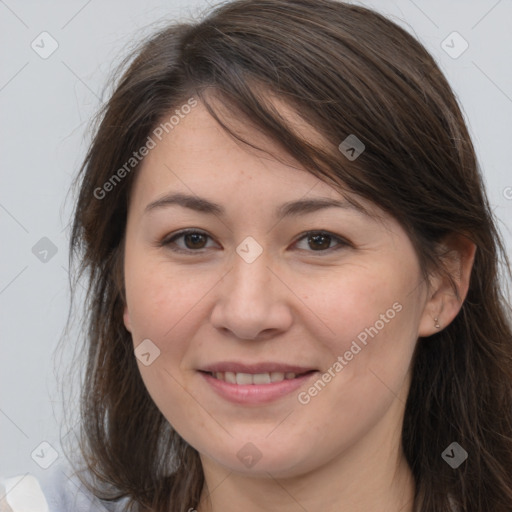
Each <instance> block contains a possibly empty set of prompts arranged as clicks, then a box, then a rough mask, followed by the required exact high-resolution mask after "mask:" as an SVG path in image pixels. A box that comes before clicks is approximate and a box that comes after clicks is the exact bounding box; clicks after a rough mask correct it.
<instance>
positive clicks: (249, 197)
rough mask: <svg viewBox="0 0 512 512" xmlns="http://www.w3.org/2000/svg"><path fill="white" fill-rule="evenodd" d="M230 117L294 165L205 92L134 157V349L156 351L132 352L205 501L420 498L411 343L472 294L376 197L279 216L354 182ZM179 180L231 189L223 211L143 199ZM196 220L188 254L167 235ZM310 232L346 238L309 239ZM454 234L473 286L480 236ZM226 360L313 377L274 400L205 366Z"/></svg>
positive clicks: (357, 505) (459, 267) (128, 280)
mask: <svg viewBox="0 0 512 512" xmlns="http://www.w3.org/2000/svg"><path fill="white" fill-rule="evenodd" d="M280 108H281V111H282V112H283V113H284V114H285V115H286V116H288V118H289V119H290V120H292V121H293V122H295V123H296V127H297V129H298V130H302V128H304V124H303V123H302V124H301V122H299V119H298V117H297V116H294V114H293V112H291V111H290V110H289V109H287V108H286V106H284V105H282V104H280ZM231 125H232V126H236V129H237V130H238V131H239V132H240V133H241V135H243V136H245V137H248V139H249V140H251V141H253V142H254V143H255V144H256V145H258V146H259V147H263V148H265V149H268V150H269V151H271V152H272V153H273V154H274V155H278V156H279V157H280V158H282V159H284V161H285V162H286V163H283V162H279V161H277V160H275V159H274V158H272V157H270V156H269V155H268V154H264V153H262V152H258V151H256V150H253V149H250V148H248V147H246V146H244V145H242V144H240V143H236V142H235V141H234V140H233V139H232V138H231V137H229V135H228V134H227V133H226V132H225V131H223V130H222V128H221V127H220V126H219V125H218V124H217V123H216V122H215V120H214V119H213V118H211V117H210V115H209V114H208V112H207V111H206V109H205V108H204V107H203V105H202V104H201V103H198V106H197V107H195V108H194V109H193V110H192V112H191V113H190V114H188V115H187V116H186V117H185V118H184V119H182V120H181V121H180V123H179V125H178V126H176V127H175V128H174V130H172V131H171V132H169V133H168V134H167V135H166V136H164V138H163V139H162V141H161V142H159V143H158V144H157V146H156V147H155V148H154V149H152V150H151V151H150V153H149V154H148V156H147V157H146V158H145V160H144V162H143V164H142V167H141V168H140V169H139V170H138V171H137V173H138V174H137V176H136V179H135V182H134V185H133V189H132V196H131V200H130V204H129V212H128V220H127V228H126V241H125V267H124V271H125V285H126V308H125V313H124V321H125V326H126V328H127V329H128V330H129V331H130V332H131V334H132V337H133V343H134V347H137V346H138V345H139V344H140V343H141V342H142V341H143V340H145V339H150V340H151V342H152V343H154V345H156V346H157V347H158V349H159V350H160V355H159V356H158V357H157V358H156V359H155V360H154V362H152V363H151V364H150V365H149V366H145V365H143V364H142V363H141V362H140V361H139V360H138V365H139V369H140V372H141V375H142V378H143V380H144V383H145V385H146V387H147V389H148V391H149V393H150V395H151V397H152V399H153V400H154V401H155V403H156V405H157V406H158V407H159V409H160V410H161V411H162V413H163V415H164V416H165V417H166V419H167V420H168V421H169V422H170V424H171V425H172V426H173V427H174V428H175V429H176V430H177V432H178V433H179V434H180V435H181V436H182V437H183V438H184V439H185V440H186V441H187V442H188V443H189V444H190V445H192V446H193V447H194V448H195V449H196V450H198V452H199V453H200V457H201V461H202V464H203V469H204V473H205V481H206V485H205V488H204V490H203V495H202V499H201V503H200V506H199V508H198V510H199V511H200V512H206V511H215V512H216V511H223V512H229V511H235V510H236V511H238V510H245V511H249V512H251V511H254V512H256V511H263V510H280V511H281V512H291V511H303V510H308V511H317V510H322V511H324V512H331V511H332V512H334V511H340V510H350V511H355V512H359V511H360V512H362V511H366V512H367V511H379V512H386V511H389V512H391V511H394V512H396V511H398V510H400V511H404V512H407V511H412V499H413V493H414V482H413V479H412V476H411V472H410V469H409V467H408V465H407V463H406V461H405V459H404V457H403V453H402V450H401V446H400V433H401V426H402V421H403V412H404V406H405V401H406V398H407V392H408V389H409V384H410V364H411V358H412V355H413V350H414V347H415V344H416V342H417V340H418V337H419V336H423V337H428V336H430V335H431V334H433V333H435V332H438V329H437V328H436V327H435V323H436V322H435V320H434V319H435V318H438V321H439V324H440V325H441V328H444V327H446V325H448V324H449V323H450V322H451V321H452V319H453V318H454V317H455V315H456V314H457V312H458V311H459V309H460V305H461V303H460V301H459V300H457V299H456V297H455V295H454V293H453V291H452V290H451V288H450V286H449V283H448V282H447V281H446V280H445V279H444V278H443V277H441V276H440V275H439V276H438V275H433V276H432V279H431V281H430V283H426V282H425V281H424V280H423V279H422V275H421V272H420V267H419V263H418V258H417V255H416V253H415V251H414V249H413V246H412V244H411V241H410V239H409V238H408V236H407V234H406V233H405V231H404V230H403V229H402V228H401V226H400V225H399V224H398V223H397V222H396V220H394V219H393V218H391V217H390V216H388V215H387V214H385V213H384V212H383V211H381V210H379V209H378V208H377V207H376V206H375V205H373V204H371V203H369V202H367V201H363V200H359V201H360V203H361V204H363V205H364V206H365V207H366V208H368V209H369V210H370V211H371V212H373V213H376V214H378V217H375V218H373V217H370V216H365V215H363V214H361V213H360V212H358V211H355V210H351V209H347V208H333V207H331V208H327V209H323V210H319V211H316V212H313V213H308V214H305V215H300V216H296V217H289V218H284V219H282V220H280V221H279V222H278V221H277V219H276V218H275V217H274V210H275V208H277V207H278V206H280V205H281V204H282V203H284V202H287V201H293V200H297V199H303V198H305V197H307V198H317V197H326V198H333V199H342V198H343V196H342V195H341V194H340V192H338V191H337V190H335V189H334V188H333V187H331V186H330V185H328V184H326V183H324V182H322V181H320V180H319V179H318V178H316V177H315V176H313V175H312V174H310V173H308V172H307V171H306V170H304V169H303V168H302V167H301V166H300V164H299V163H298V162H295V161H293V160H292V159H291V158H290V157H289V156H287V155H286V154H284V153H283V151H282V150H281V149H279V148H278V147H277V146H276V145H274V144H273V142H272V141H271V140H269V139H268V138H266V137H265V136H264V135H262V134H261V133H259V132H256V131H254V130H252V129H251V128H250V127H249V125H248V124H247V123H245V124H243V123H237V121H236V119H231ZM309 130H310V133H313V132H312V131H311V128H309ZM170 192H183V193H187V194H193V195H197V196H200V197H204V198H207V199H209V200H211V201H214V202H216V203H219V204H220V205H222V206H223V207H224V208H225V209H226V213H225V216H223V217H221V216H218V215H212V214H206V213H200V212H196V211H193V210H190V209H187V208H184V207H181V206H177V205H172V206H171V205H168V206H166V207H159V208H153V209H151V211H149V212H148V211H145V209H146V207H147V205H148V204H150V203H152V202H154V201H155V200H158V199H160V198H162V197H163V196H165V195H166V194H168V193H170ZM184 228H194V229H197V230H200V231H201V232H204V233H206V235H207V236H206V237H204V238H201V237H199V239H197V238H196V239H192V240H190V238H188V239H187V237H181V238H179V239H178V240H176V241H175V246H177V247H178V248H182V249H183V250H187V248H188V251H189V252H188V253H177V252H173V251H172V249H171V248H172V245H167V246H165V245H164V246H162V245H159V242H161V241H162V240H164V239H165V238H166V237H167V239H168V238H169V235H170V234H172V233H175V232H177V231H179V230H182V229H184ZM308 230H319V231H320V230H321V231H326V232H327V235H328V234H333V235H335V236H339V237H341V238H343V239H346V240H347V241H348V242H349V243H348V244H342V245H338V244H339V242H338V241H337V239H336V238H335V237H333V238H332V239H331V241H330V245H329V239H327V242H326V243H325V246H322V242H316V243H315V240H311V239H310V241H309V243H308V238H307V237H304V232H306V231H308ZM247 236H251V237H253V238H254V239H255V240H256V241H257V243H258V244H259V245H260V247H261V248H262V250H263V252H262V254H261V255H260V256H259V257H258V258H257V259H256V260H255V261H253V262H252V263H247V262H246V261H245V260H244V259H242V258H241V257H240V256H239V255H238V254H237V252H236V248H237V246H238V245H239V244H240V243H241V242H242V241H243V240H244V239H245V238H246V237H247ZM187 244H188V245H187ZM319 245H320V246H321V248H320V250H315V249H317V248H318V246H319ZM446 245H447V248H448V249H450V250H451V252H450V254H451V256H452V257H451V258H450V260H449V261H448V263H449V264H450V265H451V267H450V269H451V270H452V271H453V274H454V276H455V278H456V281H457V284H458V286H459V293H460V295H461V298H462V299H463V298H464V297H465V294H466V292H467V286H468V279H469V272H470V269H471V265H472V262H473V257H474V246H473V245H472V244H470V243H469V242H465V241H464V240H463V239H459V238H453V239H449V240H447V241H446ZM196 247H197V248H196ZM328 247H331V249H329V248H328ZM332 247H334V248H335V249H332ZM336 248H338V249H337V250H336ZM193 251H196V252H193ZM396 303H399V304H400V306H401V310H400V311H399V312H397V313H396V315H395V316H394V317H393V318H392V319H389V318H388V322H386V323H385V325H384V327H383V328H382V329H380V330H379V332H378V334H377V335H375V336H374V337H373V338H370V337H369V338H368V342H367V345H366V346H362V349H361V351H360V352H358V353H357V355H355V356H354V357H353V359H352V360H351V361H348V362H347V364H346V366H344V368H343V370H342V371H340V372H339V373H337V374H336V376H335V377H334V378H333V379H332V380H331V382H329V383H328V384H327V385H326V386H325V387H324V388H323V389H322V390H321V391H320V392H319V393H318V394H317V395H316V396H314V397H312V398H311V400H310V401H309V402H308V403H307V404H302V403H300V402H299V401H298V398H297V397H298V393H299V392H300V391H304V390H305V391H307V390H308V388H309V387H311V385H312V383H313V382H314V381H315V380H317V378H318V376H319V375H321V373H323V372H324V371H327V369H328V368H330V367H332V366H333V364H334V363H335V362H336V361H337V358H338V356H343V354H345V352H346V351H347V350H349V348H350V346H351V343H352V342H353V341H354V340H356V339H357V336H358V334H360V333H361V332H362V331H364V330H365V328H368V327H370V326H374V325H375V324H376V321H377V320H379V319H380V318H382V317H381V316H380V315H382V314H385V312H386V311H387V310H389V309H390V308H392V305H393V304H396ZM379 325H380V324H379ZM424 342H428V340H424ZM360 345H361V344H360ZM225 360H238V361H244V362H260V361H279V362H287V363H290V364H299V365H302V366H307V367H313V368H317V369H319V374H318V375H317V376H316V378H315V379H313V381H311V382H309V383H308V384H307V385H304V386H303V387H302V388H301V389H299V390H298V391H297V392H292V393H291V394H289V395H287V396H285V397H282V398H280V399H278V400H276V401H274V402H271V403H268V404H263V405H236V404H233V403H231V402H228V401H226V400H225V399H224V398H221V397H219V396H218V395H217V394H216V393H215V392H214V391H213V390H212V389H211V387H210V386H209V385H208V384H207V383H206V382H205V380H204V378H203V377H202V376H201V374H199V373H198V371H197V369H198V368H201V367H202V366H204V365H206V364H211V363H214V362H220V361H225ZM249 442H250V443H252V444H253V445H254V446H255V447H256V448H257V450H258V452H259V454H260V455H261V458H260V459H259V460H258V461H257V463H256V464H254V465H253V466H252V467H246V466H245V465H244V464H243V463H242V462H241V460H239V458H238V457H237V452H238V451H239V450H240V449H241V448H242V447H243V446H244V445H246V443H249ZM444 448H445V447H433V449H438V450H439V453H441V452H442V450H443V449H444ZM333 482H336V484H335V485H333Z"/></svg>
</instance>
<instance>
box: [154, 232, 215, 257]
mask: <svg viewBox="0 0 512 512" xmlns="http://www.w3.org/2000/svg"><path fill="white" fill-rule="evenodd" d="M209 238H210V237H209V236H208V235H207V234H206V233H203V232H202V231H196V230H187V231H181V232H179V233H176V234H174V235H172V236H171V237H167V238H165V239H164V240H162V242H160V244H159V245H160V246H162V247H169V248H170V249H171V250H173V251H176V252H200V251H201V249H205V248H207V247H205V246H206V243H207V240H208V239H209ZM180 239H183V242H184V245H182V244H178V243H177V240H180Z"/></svg>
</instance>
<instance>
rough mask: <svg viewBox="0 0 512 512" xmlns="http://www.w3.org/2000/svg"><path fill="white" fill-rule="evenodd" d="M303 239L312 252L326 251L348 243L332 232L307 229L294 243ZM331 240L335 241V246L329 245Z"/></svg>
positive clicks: (345, 245)
mask: <svg viewBox="0 0 512 512" xmlns="http://www.w3.org/2000/svg"><path fill="white" fill-rule="evenodd" d="M304 239H306V242H307V244H308V247H310V248H311V249H312V250H313V251H314V252H327V251H330V250H338V249H341V248H343V247H347V246H349V245H350V244H349V243H348V242H347V241H346V240H344V239H343V238H341V237H339V236H336V235H334V234H332V233H329V232H328V231H308V232H307V233H305V234H304V235H303V236H302V237H300V238H299V239H298V240H297V242H296V244H297V243H298V242H299V241H301V240H304ZM332 241H336V242H337V246H335V247H331V246H330V245H331V242H332ZM310 252H311V251H310Z"/></svg>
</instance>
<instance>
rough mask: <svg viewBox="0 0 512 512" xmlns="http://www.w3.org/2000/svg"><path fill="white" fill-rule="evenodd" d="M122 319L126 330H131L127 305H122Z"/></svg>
mask: <svg viewBox="0 0 512 512" xmlns="http://www.w3.org/2000/svg"><path fill="white" fill-rule="evenodd" d="M123 321H124V326H125V327H126V330H127V331H128V332H132V322H131V319H130V313H129V312H128V306H125V307H124V312H123Z"/></svg>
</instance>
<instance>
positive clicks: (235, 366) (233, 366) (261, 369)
mask: <svg viewBox="0 0 512 512" xmlns="http://www.w3.org/2000/svg"><path fill="white" fill-rule="evenodd" d="M200 371H203V372H212V373H215V372H233V373H272V372H282V373H295V374H301V373H307V372H310V371H315V368H311V367H309V368H308V367H305V366H297V365H291V364H285V363H277V362H270V361H269V362H262V363H238V362H235V361H224V362H220V363H213V364H210V365H207V366H203V367H201V368H200Z"/></svg>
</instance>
